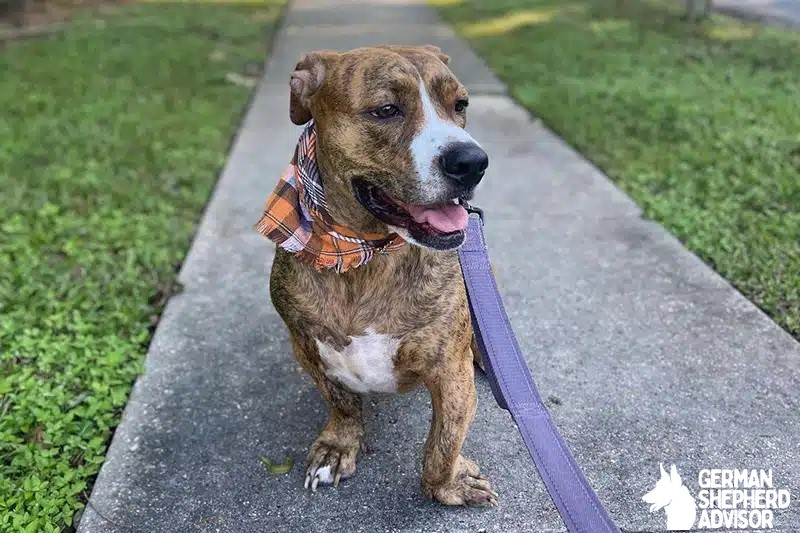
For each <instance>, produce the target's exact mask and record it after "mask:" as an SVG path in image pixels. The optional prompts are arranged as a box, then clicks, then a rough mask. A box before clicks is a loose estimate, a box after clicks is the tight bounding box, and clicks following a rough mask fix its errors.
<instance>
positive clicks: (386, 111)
mask: <svg viewBox="0 0 800 533" xmlns="http://www.w3.org/2000/svg"><path fill="white" fill-rule="evenodd" d="M369 114H370V115H372V116H373V117H376V118H392V117H394V116H397V115H399V114H400V109H399V108H398V107H397V106H396V105H392V104H386V105H384V106H381V107H379V108H378V109H374V110H372V111H370V112H369Z"/></svg>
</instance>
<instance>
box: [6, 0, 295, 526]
mask: <svg viewBox="0 0 800 533" xmlns="http://www.w3.org/2000/svg"><path fill="white" fill-rule="evenodd" d="M282 3H283V2H282V1H280V0H264V1H248V2H246V3H243V4H236V3H231V2H224V3H220V4H219V5H214V4H212V3H208V2H204V3H196V4H193V3H191V2H184V3H175V4H164V3H161V4H146V5H145V4H134V5H130V4H128V5H125V6H124V7H120V8H117V9H114V10H108V11H104V12H103V13H102V15H101V14H97V13H95V14H91V15H89V14H84V15H82V16H79V17H78V19H77V20H75V21H74V22H73V23H72V24H71V25H70V27H69V28H68V30H67V31H66V32H65V33H64V34H62V35H59V36H55V37H52V38H46V39H42V40H35V41H25V42H18V43H11V44H9V45H7V46H5V47H4V48H3V49H2V50H0V73H2V76H0V109H2V120H0V190H2V195H0V531H30V532H37V533H38V532H50V531H59V530H66V531H69V530H71V528H72V523H73V517H74V515H75V513H76V511H77V510H78V509H80V508H81V507H82V506H83V502H85V500H86V498H87V496H88V492H89V491H90V489H91V483H92V480H93V478H94V476H95V475H96V474H97V472H98V470H99V468H100V465H101V464H102V462H103V456H104V454H105V451H106V448H107V446H108V444H109V439H110V437H111V435H112V431H113V428H114V427H115V426H116V424H117V423H118V422H119V417H120V414H121V411H122V408H123V406H124V405H125V400H126V398H127V396H128V393H129V392H130V389H131V385H132V384H133V380H134V378H135V377H136V375H137V374H138V373H139V372H140V371H141V369H142V360H143V356H144V354H145V352H146V350H147V345H148V342H149V340H150V336H151V332H152V328H153V326H154V324H155V322H156V320H157V318H158V315H159V313H160V310H161V308H162V306H163V304H164V302H165V299H166V297H167V295H169V294H170V293H171V292H173V291H174V290H176V287H175V281H174V280H175V277H176V269H177V267H178V266H179V265H180V263H181V260H182V259H183V257H184V255H185V253H186V251H187V249H188V246H189V244H190V240H191V236H192V233H193V231H194V229H195V226H196V224H197V222H198V220H199V218H200V215H201V212H202V210H203V207H204V205H205V204H206V201H207V200H208V197H209V194H210V192H211V189H212V187H213V185H214V182H215V180H216V177H217V174H218V172H219V170H220V168H221V166H222V164H223V163H224V160H225V155H226V151H227V147H228V144H229V142H230V139H231V137H232V135H233V133H234V131H235V128H236V126H237V123H238V121H239V119H240V118H241V116H242V112H243V110H244V108H245V107H246V104H247V102H248V99H249V95H250V91H251V88H250V87H249V86H247V85H248V84H247V83H244V82H243V80H244V81H245V82H246V81H247V80H250V79H251V78H248V77H247V74H249V75H251V76H252V75H255V74H257V72H255V71H257V70H258V69H259V68H260V65H261V64H262V62H263V60H264V53H265V50H266V48H267V43H268V37H269V35H270V34H271V32H272V30H273V29H274V25H275V22H276V21H277V20H278V18H279V16H280V13H281V5H280V4H282ZM231 73H233V74H234V75H233V76H232V75H231ZM235 74H238V75H239V76H235ZM242 76H244V77H242ZM231 80H232V81H233V82H232V81H231ZM234 82H236V83H234Z"/></svg>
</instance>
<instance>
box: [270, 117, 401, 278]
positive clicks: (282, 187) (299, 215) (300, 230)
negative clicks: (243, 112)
mask: <svg viewBox="0 0 800 533" xmlns="http://www.w3.org/2000/svg"><path fill="white" fill-rule="evenodd" d="M316 147H317V134H316V132H315V131H314V122H313V121H311V122H310V123H309V124H308V126H306V128H305V129H304V130H303V133H302V134H301V135H300V139H299V140H298V141H297V148H296V149H295V152H294V157H293V158H292V161H291V163H289V166H288V167H286V170H285V171H284V172H283V174H282V175H281V177H280V179H279V180H278V185H277V186H276V187H275V190H273V191H272V194H270V195H269V198H267V202H266V205H265V206H264V214H263V215H262V216H261V219H260V220H259V221H258V223H257V224H256V226H255V227H256V230H258V232H259V233H261V234H262V235H263V236H264V237H266V238H268V239H270V240H271V241H273V242H274V243H275V244H276V245H277V246H279V247H280V248H282V249H284V250H286V251H287V252H290V253H292V254H295V256H296V257H297V258H298V259H300V260H303V261H306V262H309V263H311V264H313V265H314V267H315V268H316V269H317V270H323V269H326V268H333V269H334V270H335V271H336V272H337V273H341V272H345V271H347V270H349V269H351V268H356V267H359V266H361V265H363V264H365V263H367V262H368V261H369V260H370V259H372V258H373V257H374V256H375V254H376V253H381V254H383V253H388V252H390V251H392V250H395V249H397V248H399V247H401V246H403V245H404V244H405V241H404V240H403V239H402V237H400V236H399V235H397V234H395V233H386V234H379V233H361V234H359V233H355V232H353V231H351V230H349V229H347V228H346V227H344V226H342V225H340V224H337V223H336V222H335V221H334V220H333V218H331V216H330V213H329V212H328V206H327V204H326V202H325V191H324V188H323V186H322V173H321V172H320V169H319V166H318V165H317V152H316Z"/></svg>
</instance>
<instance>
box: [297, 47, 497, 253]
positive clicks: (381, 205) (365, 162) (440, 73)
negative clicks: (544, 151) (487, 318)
mask: <svg viewBox="0 0 800 533" xmlns="http://www.w3.org/2000/svg"><path fill="white" fill-rule="evenodd" d="M447 61H448V57H447V56H446V55H444V54H443V53H442V52H441V50H440V49H439V48H437V47H435V46H430V45H427V46H381V47H369V48H358V49H355V50H352V51H350V52H345V53H337V52H330V51H319V52H312V53H310V54H308V55H306V56H305V57H304V58H303V59H302V60H301V61H300V62H299V63H298V64H297V67H296V68H295V71H294V72H293V73H292V77H291V81H290V89H291V91H290V92H291V96H290V112H289V114H290V117H291V119H292V122H294V123H295V124H305V123H306V122H308V121H309V120H311V119H312V118H313V119H314V127H315V129H316V132H317V143H318V144H317V146H318V151H317V159H318V162H319V165H320V167H321V169H322V171H323V173H324V175H325V182H324V185H325V196H326V200H327V204H328V207H329V209H330V212H331V216H332V217H333V218H334V219H335V220H337V221H338V222H340V223H341V224H344V225H346V226H348V227H350V228H352V229H354V230H356V231H365V232H381V231H386V230H387V229H388V230H390V231H395V232H397V233H399V234H400V235H402V236H403V237H404V238H406V239H407V240H409V241H410V242H412V243H416V244H419V245H421V246H425V247H428V248H433V249H439V250H446V249H452V248H456V247H458V246H459V245H460V244H461V243H462V242H463V240H464V229H465V227H466V223H467V212H466V211H465V209H464V207H462V206H461V205H460V202H462V201H465V200H468V199H470V198H471V197H472V195H473V192H474V190H475V187H476V185H477V184H478V182H479V181H480V180H481V178H483V174H484V171H485V170H486V167H487V165H488V157H487V155H486V153H485V152H484V151H483V150H482V149H481V147H480V146H479V145H478V143H477V142H475V140H474V139H473V138H472V137H471V136H470V135H469V134H468V133H467V132H466V131H464V126H465V125H466V121H467V117H466V109H467V105H468V103H469V98H468V96H467V91H466V89H465V88H464V86H463V85H461V83H459V81H458V80H457V79H456V77H455V76H454V75H453V73H452V72H451V71H450V69H449V68H448V67H447Z"/></svg>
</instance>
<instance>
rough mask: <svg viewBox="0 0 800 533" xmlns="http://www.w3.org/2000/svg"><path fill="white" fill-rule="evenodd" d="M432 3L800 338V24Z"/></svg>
mask: <svg viewBox="0 0 800 533" xmlns="http://www.w3.org/2000/svg"><path fill="white" fill-rule="evenodd" d="M432 2H433V3H436V4H438V5H439V6H440V9H441V12H442V13H443V15H444V17H445V19H446V20H449V21H450V22H451V23H452V24H453V25H454V26H455V28H456V30H457V31H458V32H459V33H460V34H461V35H462V36H464V37H466V38H467V39H468V40H469V42H470V43H471V44H472V46H473V47H474V48H475V49H476V51H477V52H478V53H479V54H480V55H482V56H483V57H484V58H485V59H486V61H487V62H488V64H489V65H490V66H491V67H492V69H493V70H494V71H495V72H496V73H497V74H498V75H499V76H500V77H501V78H502V79H503V80H504V81H505V82H506V83H507V84H508V86H509V87H510V91H511V94H512V96H513V97H514V98H515V99H517V100H518V101H519V102H521V103H522V104H523V105H524V106H526V107H527V108H528V109H530V110H531V111H532V112H533V113H534V114H535V115H537V116H538V117H540V118H541V119H542V120H543V121H544V122H545V123H546V124H547V125H548V126H549V127H551V128H552V129H553V130H554V131H556V132H557V133H558V134H560V135H562V136H563V137H564V138H565V139H566V140H567V141H568V142H570V143H571V144H572V145H573V146H574V147H576V148H577V149H578V150H579V151H581V152H582V153H583V154H585V155H586V156H587V157H588V158H589V159H590V160H592V161H593V162H594V163H596V164H597V165H598V166H600V167H601V168H603V169H604V170H605V171H606V172H607V173H608V175H609V176H610V177H611V179H612V180H613V181H614V182H615V183H616V184H617V185H618V186H620V187H621V188H622V189H623V190H625V191H626V192H627V193H628V194H629V195H630V196H631V197H632V198H633V199H634V200H635V201H636V202H638V203H639V205H641V206H642V208H643V209H644V211H645V214H646V215H647V216H648V217H651V218H653V219H655V220H657V221H658V222H660V223H661V224H662V225H664V226H665V227H666V228H667V229H668V230H669V231H671V232H672V233H673V234H674V235H676V236H677V237H678V238H679V239H681V241H683V243H684V244H685V245H686V246H687V247H688V248H689V249H690V250H692V251H693V252H694V253H696V254H697V255H698V256H700V257H701V258H702V259H703V260H705V261H706V262H707V263H709V264H710V265H711V266H712V267H713V268H715V269H716V270H717V271H718V272H719V273H720V274H721V275H722V276H724V277H725V278H727V279H728V280H729V281H730V282H731V283H732V284H733V285H735V286H736V287H737V288H738V289H739V290H740V291H741V292H743V293H744V294H745V295H746V296H747V297H748V298H750V299H751V300H752V301H753V302H755V303H756V304H757V305H758V306H759V307H761V308H762V309H763V310H765V311H766V312H767V313H768V314H769V315H770V316H772V317H773V318H774V319H775V320H776V321H777V322H778V323H779V324H780V325H781V326H783V327H784V328H785V329H786V330H788V331H789V332H790V333H792V334H793V335H794V336H795V337H798V338H800V33H798V32H791V31H786V30H773V29H765V28H761V27H758V26H755V25H752V24H743V23H740V22H737V21H735V20H733V19H730V18H727V17H721V16H715V17H713V18H712V19H711V20H710V21H707V22H705V23H702V24H690V23H686V22H684V21H683V20H681V10H680V7H679V4H678V3H677V2H670V3H657V2H648V1H644V0H597V1H586V0H577V1H563V0H463V1H459V0H432ZM753 355H754V356H757V354H753Z"/></svg>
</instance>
